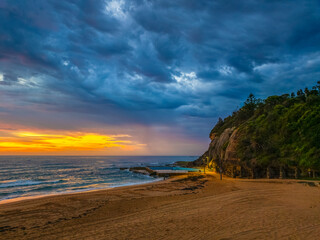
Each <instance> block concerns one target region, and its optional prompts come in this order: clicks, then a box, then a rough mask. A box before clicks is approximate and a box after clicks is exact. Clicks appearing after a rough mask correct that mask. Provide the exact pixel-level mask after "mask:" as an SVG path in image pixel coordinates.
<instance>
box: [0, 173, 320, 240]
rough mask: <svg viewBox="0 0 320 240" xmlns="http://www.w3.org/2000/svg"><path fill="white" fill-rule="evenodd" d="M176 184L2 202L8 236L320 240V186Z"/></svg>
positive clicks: (0, 224)
mask: <svg viewBox="0 0 320 240" xmlns="http://www.w3.org/2000/svg"><path fill="white" fill-rule="evenodd" d="M298 182H299V181H295V180H248V179H226V178H225V179H224V180H222V181H220V180H219V179H218V177H212V176H209V177H207V178H205V179H197V180H195V181H192V180H190V179H189V180H183V179H170V180H166V181H162V182H155V183H149V184H145V185H138V186H129V187H121V188H116V189H109V190H99V191H93V192H86V193H77V194H68V195H58V196H50V197H44V198H38V199H30V200H24V201H19V202H12V203H6V204H1V205H0V239H175V240H176V239H319V236H320V187H318V186H309V185H308V184H303V183H298Z"/></svg>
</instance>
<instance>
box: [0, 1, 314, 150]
mask: <svg viewBox="0 0 320 240" xmlns="http://www.w3.org/2000/svg"><path fill="white" fill-rule="evenodd" d="M0 22H1V25H0V93H1V96H0V100H1V104H0V117H1V119H2V120H1V121H2V122H11V123H12V124H16V125H24V126H28V127H37V128H46V129H70V128H75V129H79V128H93V127H95V126H99V127H101V128H105V129H107V130H108V131H114V130H115V129H126V130H128V129H129V128H133V127H137V126H140V127H137V128H136V129H140V128H141V126H144V127H146V128H151V129H152V131H151V132H152V134H161V136H162V135H165V134H166V133H168V134H169V133H171V134H173V133H175V134H176V135H177V136H181V138H189V139H190V142H189V144H191V142H192V143H193V141H194V139H197V143H198V145H199V146H205V144H206V141H207V140H206V137H207V134H208V132H209V130H210V128H211V127H212V125H213V124H214V122H215V121H216V119H217V117H219V116H226V115H227V114H229V113H230V112H232V111H233V110H235V109H236V107H237V106H239V105H240V103H241V102H242V101H243V100H244V99H245V98H246V96H247V95H248V94H249V93H250V92H253V93H254V94H256V95H257V96H260V97H265V96H268V95H271V94H281V93H284V92H288V91H292V90H295V89H297V88H303V87H305V86H310V85H312V84H313V83H314V82H316V81H317V80H319V79H320V30H319V29H320V3H319V1H316V0H315V1H309V0H308V1H307V0H305V1H303V0H299V1H295V2H293V1H289V0H288V1H257V0H256V1H254V0H250V1H243V2H241V1H236V0H235V1H223V0H219V1H191V0H177V1H169V0H168V1H167V0H154V1H138V0H136V1H134V0H130V1H125V0H118V1H115V0H112V1H105V0H103V1H102V0H101V1H100V0H96V1H89V0H88V1H84V0H83V1H81V0H79V1H78V0H69V1H54V0H48V1H42V0H34V1H22V0H21V1H19V0H17V1H10V0H7V1H5V0H2V1H0ZM159 129H161V130H159ZM163 129H167V130H166V131H164V132H163ZM134 134H138V133H134ZM138 135H139V134H138ZM196 145H197V144H196ZM198 145H197V146H198ZM180 150H183V147H181V149H180ZM201 150H203V149H201ZM200 152H201V151H200Z"/></svg>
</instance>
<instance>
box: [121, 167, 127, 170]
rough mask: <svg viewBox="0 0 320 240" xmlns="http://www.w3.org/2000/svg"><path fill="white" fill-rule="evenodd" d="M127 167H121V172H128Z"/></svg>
mask: <svg viewBox="0 0 320 240" xmlns="http://www.w3.org/2000/svg"><path fill="white" fill-rule="evenodd" d="M127 169H128V168H127V167H121V168H120V170H127Z"/></svg>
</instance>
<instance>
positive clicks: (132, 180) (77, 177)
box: [0, 156, 196, 203]
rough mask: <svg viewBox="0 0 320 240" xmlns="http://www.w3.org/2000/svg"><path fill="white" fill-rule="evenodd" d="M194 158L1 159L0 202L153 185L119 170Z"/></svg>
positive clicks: (153, 179)
mask: <svg viewBox="0 0 320 240" xmlns="http://www.w3.org/2000/svg"><path fill="white" fill-rule="evenodd" d="M194 159H196V157H194V156H188V157H186V156H141V157H138V156H130V157H129V156H125V157H119V156H116V157H110V156H107V157H105V156H103V157H101V156H99V157H97V156H0V203H1V201H4V200H8V199H17V198H25V197H34V196H39V195H51V194H61V193H73V192H82V191H89V190H95V189H104V188H112V187H119V186H127V185H134V184H141V183H147V182H152V181H156V180H157V179H156V178H153V177H150V176H148V175H143V174H137V173H133V172H130V171H129V170H120V167H121V168H129V167H134V166H165V165H166V164H171V163H174V162H176V161H192V160H194Z"/></svg>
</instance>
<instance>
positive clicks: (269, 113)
mask: <svg viewBox="0 0 320 240" xmlns="http://www.w3.org/2000/svg"><path fill="white" fill-rule="evenodd" d="M229 127H236V128H238V134H239V140H238V144H237V153H238V156H239V157H240V160H241V161H242V162H243V163H246V165H248V166H261V167H266V166H290V167H291V166H292V167H296V166H297V167H299V168H301V169H308V168H310V169H316V170H320V81H319V82H318V84H317V85H316V86H314V87H312V90H309V89H308V88H306V89H305V90H304V91H303V90H301V89H300V90H299V91H298V92H297V93H296V94H295V93H291V94H284V95H281V96H270V97H268V98H267V99H265V100H258V99H256V98H255V97H254V95H253V94H250V96H249V97H248V99H247V101H246V102H245V103H244V105H243V107H242V108H241V109H239V110H238V111H235V112H234V113H233V114H232V116H229V117H227V118H225V119H224V120H222V119H219V121H218V123H217V124H216V126H215V127H214V128H213V129H212V131H211V134H213V133H214V134H216V135H217V136H219V135H220V134H221V133H222V132H223V131H224V130H225V129H226V128H229Z"/></svg>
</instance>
